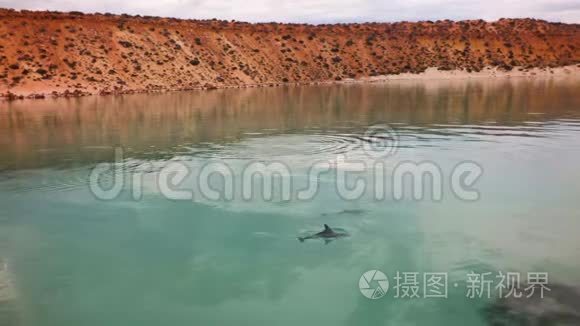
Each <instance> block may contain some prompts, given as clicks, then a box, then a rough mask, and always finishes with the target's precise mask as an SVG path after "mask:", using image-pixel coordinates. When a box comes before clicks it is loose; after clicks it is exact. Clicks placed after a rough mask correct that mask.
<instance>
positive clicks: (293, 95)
mask: <svg viewBox="0 0 580 326" xmlns="http://www.w3.org/2000/svg"><path fill="white" fill-rule="evenodd" d="M578 86H580V82H579V81H578V80H573V79H572V80H566V81H561V80H560V81H555V80H546V79H538V80H533V79H512V80H509V79H504V80H489V79H488V80H471V81H465V80H458V81H401V82H390V83H388V84H366V85H341V86H317V87H289V88H253V89H239V90H215V91H205V92H177V93H165V94H154V95H126V96H106V97H86V98H77V99H49V100H43V101H17V102H12V103H1V104H0V151H1V152H2V153H3V154H2V156H0V169H2V170H6V169H10V170H12V169H23V168H38V167H46V166H62V167H66V166H70V165H71V164H85V163H93V162H97V161H108V160H112V158H113V151H112V150H111V146H112V145H114V146H122V147H124V148H125V150H126V154H127V155H129V156H131V157H134V158H141V159H154V158H160V157H161V158H164V157H172V156H173V155H175V154H176V153H183V152H184V148H187V147H188V146H189V145H193V144H196V145H199V144H200V143H204V142H213V143H216V142H217V143H231V142H236V141H238V140H240V139H243V138H245V137H248V134H249V133H251V134H252V136H259V135H260V134H266V135H272V134H288V133H309V132H312V131H313V130H314V131H317V130H332V129H333V128H341V130H342V129H348V128H353V129H356V128H359V129H361V128H364V127H366V126H369V125H373V124H376V123H389V124H400V125H402V126H413V127H419V128H418V129H417V130H415V132H417V133H421V132H422V128H427V127H428V128H430V129H437V128H438V127H440V126H439V125H446V124H450V125H453V126H463V127H466V126H467V127H469V126H473V125H484V124H486V125H487V124H490V123H491V124H493V125H496V126H507V127H518V126H521V125H522V124H524V123H527V122H529V121H537V122H539V123H540V125H539V127H540V128H541V123H543V122H547V121H550V120H553V119H565V118H568V117H571V115H573V114H574V113H573V112H572V110H573V109H574V108H577V107H579V106H580V103H579V98H578V97H577V96H571V95H572V94H573V93H574V92H577V90H578ZM445 127H446V128H449V126H445ZM462 130H463V129H461V130H457V132H458V133H462ZM423 132H429V131H428V130H424V131H423ZM185 151H186V150H185Z"/></svg>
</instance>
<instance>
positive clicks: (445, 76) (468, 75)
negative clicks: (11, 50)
mask: <svg viewBox="0 0 580 326" xmlns="http://www.w3.org/2000/svg"><path fill="white" fill-rule="evenodd" d="M575 77H580V64H575V65H568V66H561V67H553V68H550V67H546V68H530V69H525V68H523V67H514V68H513V69H512V70H510V71H506V70H502V69H500V68H498V67H485V68H484V69H482V70H481V71H479V72H473V71H472V72H468V71H466V70H464V69H457V70H439V69H438V68H436V67H430V68H428V69H426V70H425V71H424V72H421V73H400V74H392V75H382V76H373V77H362V78H357V79H352V78H345V79H342V80H323V81H304V82H287V83H276V82H271V83H261V84H243V85H209V84H208V85H204V86H199V87H186V88H163V89H138V88H135V89H122V90H116V91H105V90H96V91H93V92H87V91H80V90H74V91H70V90H68V89H67V90H64V91H62V90H60V91H59V90H57V89H47V90H41V91H39V90H38V89H37V90H21V91H16V92H13V91H10V90H7V91H4V92H2V93H0V102H9V101H14V100H24V99H47V98H74V97H85V96H106V95H127V94H156V93H169V92H185V91H199V90H217V89H244V88H270V87H284V86H313V85H341V84H371V83H387V82H393V81H430V80H439V81H441V80H473V79H496V78H500V79H503V78H533V79H536V78H575Z"/></svg>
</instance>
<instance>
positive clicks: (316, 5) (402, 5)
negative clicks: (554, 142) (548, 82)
mask: <svg viewBox="0 0 580 326" xmlns="http://www.w3.org/2000/svg"><path fill="white" fill-rule="evenodd" d="M0 7H5V8H15V9H33V10H60V11H71V10H77V11H83V12H111V13H117V14H119V13H127V14H134V15H136V14H140V15H151V16H168V17H178V18H199V19H206V18H218V19H228V20H230V19H235V20H241V21H250V22H270V21H279V22H305V23H334V22H365V21H380V22H385V21H401V20H409V21H417V20H437V19H454V20H459V19H478V18H482V19H486V20H496V19H499V18H502V17H532V18H539V19H546V20H550V21H561V22H568V23H579V22H580V2H579V1H577V0H503V1H500V0H488V1H480V0H478V1H468V0H466V1H460V0H391V1H384V0H222V1H217V0H139V1H137V0H126V1H122V2H121V1H118V0H115V1H113V0H100V1H78V0H18V1H15V0H0Z"/></svg>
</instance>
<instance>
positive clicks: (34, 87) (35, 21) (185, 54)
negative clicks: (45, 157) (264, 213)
mask: <svg viewBox="0 0 580 326" xmlns="http://www.w3.org/2000/svg"><path fill="white" fill-rule="evenodd" d="M578 63H580V25H579V24H559V23H549V22H545V21H540V20H533V19H502V20H499V21H497V22H485V21H483V20H472V21H459V22H452V21H447V20H446V21H437V22H431V21H425V22H418V23H409V22H401V23H392V24H390V23H366V24H337V25H316V26H315V25H302V24H277V23H267V24H249V23H240V22H228V21H219V20H204V21H201V20H179V19H171V18H158V17H141V16H127V15H121V16H116V15H111V14H91V15H88V14H82V13H79V12H71V13H58V12H31V11H14V10H9V9H0V93H2V94H3V96H10V97H14V96H15V95H16V96H20V95H24V96H34V94H47V95H48V94H54V95H81V94H97V93H104V94H107V93H123V92H141V91H158V90H184V89H195V88H215V87H229V86H252V85H277V84H281V83H309V82H318V81H329V80H343V79H348V78H353V79H359V78H362V77H370V76H379V75H389V74H399V73H408V72H412V73H418V72H422V71H424V70H425V69H427V68H428V67H437V68H439V69H440V70H454V69H463V70H466V71H480V70H482V69H483V68H485V67H489V66H495V67H499V68H500V69H504V70H510V69H512V68H513V67H515V66H519V67H523V69H529V68H531V67H556V66H565V65H575V64H578Z"/></svg>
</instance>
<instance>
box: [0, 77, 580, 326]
mask: <svg viewBox="0 0 580 326" xmlns="http://www.w3.org/2000/svg"><path fill="white" fill-rule="evenodd" d="M579 89H580V81H578V80H557V79H552V80H526V79H513V80H495V81H490V80H482V81H469V82H466V81H457V82H435V81H430V82H429V81H428V82H396V83H395V82H393V83H389V84H369V85H343V86H321V87H296V88H271V89H245V90H216V91H208V92H191V93H170V94H153V95H127V96H119V97H87V98H80V99H55V100H43V101H18V102H12V103H0V153H2V154H1V155H0V208H1V209H0V259H1V260H2V262H3V264H4V265H5V267H4V268H5V270H6V271H5V272H4V273H0V283H2V282H4V284H8V285H7V286H5V289H6V288H9V289H10V292H8V291H6V290H4V292H2V291H3V290H2V289H0V318H1V319H0V324H1V325H42V326H52V325H55V326H56V325H58V326H69V325H70V326H73V325H74V326H77V325H88V326H90V325H120V326H121V325H122V326H129V325H139V326H144V325H160V324H167V325H256V324H258V325H260V324H265V325H296V324H303V325H358V324H363V325H365V324H375V325H426V324H428V325H486V324H487V323H488V321H487V320H486V318H485V317H486V316H485V314H484V313H483V310H484V309H485V307H486V306H487V305H488V304H489V303H490V302H491V301H492V300H493V299H487V298H486V297H483V298H468V297H466V294H467V284H468V283H467V282H468V277H467V274H468V273H470V272H477V273H483V272H491V273H493V274H495V273H497V271H513V272H520V273H522V275H525V273H527V272H546V273H549V276H550V283H558V284H566V285H576V284H578V283H579V282H580V260H579V259H578V258H579V254H578V253H579V252H580V241H579V240H578V238H577V230H579V229H580V213H579V212H580V203H579V202H578V195H579V194H580V183H579V182H578V181H579V180H580V170H579V169H578V166H579V165H580V92H578V90H579ZM373 126H374V127H376V126H381V128H385V126H388V128H389V130H393V131H394V134H393V135H395V136H393V137H396V139H397V141H396V142H392V143H391V146H392V147H393V148H392V149H393V151H392V152H389V154H390V155H387V156H386V157H378V158H376V157H370V156H369V155H368V153H367V150H365V147H364V145H365V139H366V138H365V137H366V135H367V134H368V130H369V128H372V127H373ZM391 136H392V135H391ZM361 139H362V140H361ZM115 148H121V149H122V150H123V158H122V160H120V161H117V163H116V165H115V166H118V167H120V168H121V171H122V173H123V175H124V176H125V177H129V176H132V175H135V173H138V172H139V173H142V175H143V179H142V180H143V181H142V186H141V187H139V189H141V191H142V196H141V198H140V199H138V200H135V199H134V198H133V196H132V191H133V188H132V185H131V184H129V183H128V182H127V183H125V186H124V190H123V191H122V192H121V193H120V194H119V196H117V197H116V198H115V199H113V200H101V199H98V198H96V197H95V195H94V194H93V193H91V191H90V187H89V184H88V183H89V176H90V173H91V171H92V169H93V168H94V167H95V166H97V164H99V163H110V162H113V161H114V160H115V154H114V153H115ZM339 156H343V157H344V158H346V159H347V160H348V162H347V163H345V165H336V166H334V165H333V169H334V170H339V169H344V170H349V169H350V168H352V166H350V165H349V164H351V163H350V160H352V161H357V162H363V163H365V164H366V166H367V168H365V169H364V171H362V172H359V173H358V174H357V175H358V176H360V177H361V178H362V180H366V181H367V182H369V183H372V182H373V181H375V180H376V178H377V176H376V175H375V174H373V170H372V169H371V168H368V167H369V166H372V164H375V163H377V162H380V163H384V164H385V166H386V175H387V177H389V176H391V177H392V171H393V169H394V168H395V167H396V166H397V164H399V163H401V162H426V161H428V162H432V163H433V164H435V165H436V166H438V167H439V168H440V170H441V171H442V175H443V185H442V188H443V191H442V199H441V200H432V198H431V197H429V196H426V198H424V199H422V200H414V199H413V198H410V197H409V196H406V197H405V198H404V199H401V200H396V199H395V198H394V196H393V194H392V192H393V189H392V188H389V187H388V186H387V189H386V195H385V196H384V198H382V199H381V200H376V199H375V198H374V196H373V194H372V193H370V192H365V193H364V194H363V195H361V196H360V198H356V199H354V200H346V199H344V198H341V197H340V196H339V195H338V194H337V191H336V187H337V184H338V183H340V182H342V181H340V180H337V179H336V178H335V177H333V175H332V174H331V173H329V174H322V175H321V176H320V178H319V179H318V185H319V189H318V192H317V193H316V195H315V196H313V197H312V198H309V199H307V200H298V199H297V198H291V199H290V200H286V199H283V198H281V195H280V193H279V192H278V191H277V190H276V189H275V191H274V196H273V198H272V199H271V200H265V199H264V198H261V197H260V196H255V197H253V198H250V199H248V200H246V199H243V198H241V196H240V193H239V189H238V190H235V191H234V196H233V198H231V199H224V198H221V199H219V200H211V199H208V198H205V197H203V196H200V195H199V194H194V196H193V198H191V199H187V200H175V199H168V198H166V196H164V194H163V192H162V191H161V190H160V189H159V187H158V186H157V184H156V180H157V179H156V178H157V177H158V175H159V172H160V170H162V169H163V167H164V166H167V164H168V162H179V163H180V164H182V166H185V167H187V169H188V170H189V171H190V172H191V174H190V175H189V176H188V177H187V178H186V179H185V181H184V183H183V184H182V185H181V186H180V188H179V189H182V190H183V189H187V188H188V187H189V186H191V185H193V184H194V183H195V178H194V177H193V175H195V174H196V171H197V172H199V171H200V169H202V168H203V166H204V165H205V164H207V163H208V162H222V163H226V164H227V165H228V167H229V168H230V169H231V171H232V174H233V180H234V183H235V184H240V183H241V182H242V181H243V180H242V172H243V171H244V169H245V168H246V167H247V166H248V164H251V163H255V162H263V163H272V162H279V163H283V164H284V165H285V166H287V167H289V169H290V170H291V174H290V178H291V179H292V181H293V182H294V184H295V185H306V184H307V175H308V173H309V169H310V167H311V166H312V165H313V164H314V163H315V162H318V161H321V160H322V161H329V162H330V163H331V164H334V163H336V162H337V158H338V157H339ZM464 161H472V162H475V163H477V164H478V165H479V166H480V167H481V168H482V169H483V173H482V174H481V176H480V177H479V179H478V180H477V182H476V183H475V184H474V185H473V188H474V189H475V190H477V191H478V192H479V195H480V198H479V199H478V200H475V201H466V200H462V199H461V198H458V197H457V196H456V195H455V194H454V193H453V191H452V190H451V188H450V181H449V180H450V175H451V173H452V171H453V169H454V167H455V166H457V165H458V164H460V163H461V162H464ZM105 177H107V176H106V175H105ZM110 177H111V176H110V175H109V176H108V178H105V179H106V180H105V183H106V182H110V181H111V179H112V178H110ZM351 181H352V180H351ZM218 184H219V182H218ZM260 189H261V188H260V187H259V186H257V187H256V189H255V190H256V191H258V190H260ZM323 224H329V225H330V226H332V227H337V228H342V229H344V230H346V231H347V232H348V233H349V234H350V236H349V237H347V238H341V239H336V240H334V241H331V242H329V243H325V242H324V241H316V240H313V241H305V242H304V243H301V242H300V241H298V240H297V236H299V235H301V234H305V233H306V234H307V233H315V232H318V231H320V230H321V229H322V225H323ZM373 269H378V270H381V271H382V272H384V273H385V274H386V275H387V276H388V278H389V281H390V285H391V287H390V289H388V291H387V293H386V295H385V296H384V297H382V298H380V299H377V300H370V299H367V298H366V297H364V296H363V295H362V294H361V292H360V291H359V278H360V277H361V275H362V274H363V273H364V272H366V271H368V270H373ZM397 271H399V272H416V273H419V274H418V275H420V276H421V277H420V279H419V281H420V286H421V289H420V291H419V294H420V295H421V297H420V298H396V297H395V289H394V285H395V279H394V276H395V275H396V272H397ZM429 272H444V273H447V275H448V295H447V298H423V297H422V294H423V289H422V285H423V279H422V275H423V274H424V273H429ZM2 278H3V279H2ZM373 284H374V283H373ZM372 286H376V284H374V285H372Z"/></svg>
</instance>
